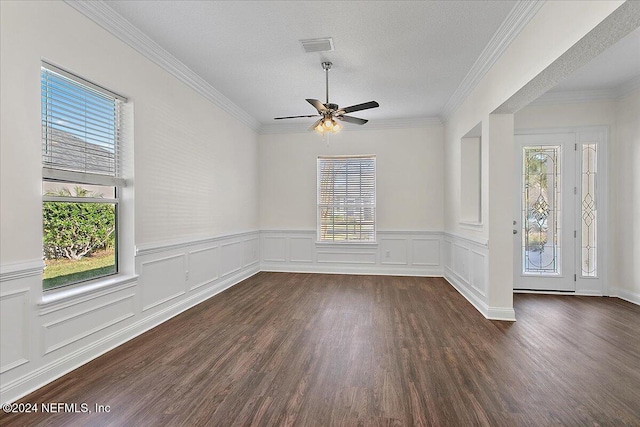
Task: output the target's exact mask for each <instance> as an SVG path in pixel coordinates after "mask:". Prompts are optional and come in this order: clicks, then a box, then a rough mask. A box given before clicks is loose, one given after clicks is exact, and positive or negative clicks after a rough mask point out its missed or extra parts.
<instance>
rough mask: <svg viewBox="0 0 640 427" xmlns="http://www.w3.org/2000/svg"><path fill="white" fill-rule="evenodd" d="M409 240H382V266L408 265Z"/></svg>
mask: <svg viewBox="0 0 640 427" xmlns="http://www.w3.org/2000/svg"><path fill="white" fill-rule="evenodd" d="M407 243H409V241H408V239H389V238H382V239H380V256H381V258H380V264H386V265H408V264H409V261H408V257H409V251H408V250H407Z"/></svg>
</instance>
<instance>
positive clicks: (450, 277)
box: [444, 267, 489, 318]
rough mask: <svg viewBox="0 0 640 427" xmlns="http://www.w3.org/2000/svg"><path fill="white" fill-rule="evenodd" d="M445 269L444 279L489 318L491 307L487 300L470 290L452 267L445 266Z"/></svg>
mask: <svg viewBox="0 0 640 427" xmlns="http://www.w3.org/2000/svg"><path fill="white" fill-rule="evenodd" d="M444 271H445V274H444V280H446V281H447V282H449V284H450V285H451V286H453V287H454V288H455V290H457V291H458V293H459V294H460V295H462V296H463V297H465V298H466V300H467V301H469V302H470V303H471V305H473V306H474V307H475V308H476V310H478V311H479V312H480V313H481V314H482V315H483V316H484V317H486V318H489V307H488V306H487V304H485V302H484V301H482V300H481V299H480V298H479V297H478V295H476V294H474V293H473V292H470V289H469V288H468V287H466V286H465V285H464V284H463V283H462V282H461V281H460V279H459V278H458V276H457V275H456V274H455V273H453V271H451V269H450V268H448V267H445V268H444ZM447 273H449V274H447Z"/></svg>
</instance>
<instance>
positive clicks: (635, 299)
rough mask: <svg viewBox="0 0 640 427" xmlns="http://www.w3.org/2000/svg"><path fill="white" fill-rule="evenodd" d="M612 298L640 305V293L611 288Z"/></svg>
mask: <svg viewBox="0 0 640 427" xmlns="http://www.w3.org/2000/svg"><path fill="white" fill-rule="evenodd" d="M609 292H610V294H611V296H612V297H616V298H620V299H623V300H625V301H629V302H630V303H632V304H636V305H640V292H633V291H629V290H627V289H622V288H609Z"/></svg>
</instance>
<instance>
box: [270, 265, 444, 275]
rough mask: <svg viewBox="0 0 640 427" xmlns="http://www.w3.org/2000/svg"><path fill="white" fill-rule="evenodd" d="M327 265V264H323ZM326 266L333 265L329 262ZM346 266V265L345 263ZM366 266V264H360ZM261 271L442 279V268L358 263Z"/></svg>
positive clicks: (272, 267)
mask: <svg viewBox="0 0 640 427" xmlns="http://www.w3.org/2000/svg"><path fill="white" fill-rule="evenodd" d="M323 264H325V263H323ZM326 264H331V263H329V262H327V263H326ZM345 264H346V263H345ZM360 264H364V263H360ZM260 271H266V272H276V273H317V274H353V275H356V276H405V277H442V269H441V268H439V267H438V268H415V267H404V268H393V267H389V266H385V267H384V268H379V267H375V266H374V265H373V264H367V267H358V263H354V265H349V266H345V265H343V264H340V265H327V266H324V265H317V264H316V265H291V264H288V265H275V264H267V263H265V264H263V265H262V266H261V268H260Z"/></svg>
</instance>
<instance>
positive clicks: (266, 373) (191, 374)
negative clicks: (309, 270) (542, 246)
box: [0, 272, 640, 426]
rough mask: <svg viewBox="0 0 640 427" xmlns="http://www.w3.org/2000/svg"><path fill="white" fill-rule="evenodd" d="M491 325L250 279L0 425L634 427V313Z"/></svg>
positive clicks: (530, 304) (292, 282)
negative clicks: (46, 407)
mask: <svg viewBox="0 0 640 427" xmlns="http://www.w3.org/2000/svg"><path fill="white" fill-rule="evenodd" d="M514 304H515V308H516V316H517V319H518V321H517V322H515V323H508V322H493V321H488V320H486V319H484V318H483V317H482V316H481V315H480V314H479V313H478V312H477V311H476V310H475V309H474V308H473V307H472V306H471V305H470V304H469V303H468V302H467V301H466V300H465V299H464V298H463V297H462V296H461V295H460V294H458V293H457V292H456V291H455V290H454V289H453V288H452V287H451V286H450V285H448V284H447V283H446V282H445V281H444V280H443V279H440V278H417V277H388V276H349V275H323V274H297V273H264V272H263V273H259V274H257V275H255V276H253V277H252V278H250V279H247V280H246V281H244V282H242V283H240V284H238V285H236V286H234V287H233V288H231V289H229V290H227V291H225V292H223V293H221V294H219V295H217V296H215V297H213V298H211V299H210V300H208V301H206V302H204V303H202V304H200V305H198V306H196V307H194V308H192V309H190V310H188V311H186V312H184V313H183V314H181V315H179V316H177V317H175V318H173V319H171V320H169V321H168V322H166V323H164V324H162V325H160V326H158V327H156V328H155V329H152V330H151V331H149V332H147V333H145V334H143V335H141V336H139V337H137V338H136V339H134V340H132V341H129V342H128V343H126V344H124V345H122V346H120V347H118V348H116V349H114V350H112V351H110V352H109V353H107V354H105V355H103V356H101V357H99V358H98V359H96V360H94V361H92V362H90V363H88V364H86V365H84V366H82V367H80V368H78V369H76V370H75V371H73V372H71V373H69V374H67V375H65V376H64V377H62V378H60V379H58V380H56V381H54V382H53V383H51V384H48V385H47V386H45V387H43V388H41V389H39V390H37V391H36V392H34V393H32V394H31V395H29V396H27V397H25V398H24V399H22V400H21V401H22V402H39V403H44V402H66V403H81V402H86V403H88V404H89V405H90V406H91V407H93V405H94V404H95V403H98V404H103V405H110V408H111V409H110V412H109V413H101V414H97V413H91V414H77V413H57V414H43V413H38V414H22V415H20V416H18V415H15V414H10V415H6V414H2V415H0V423H1V424H2V425H7V426H9V425H30V426H40V425H43V426H44V425H47V426H70V425H90V426H102V425H105V426H106V425H116V426H134V425H135V426H231V425H257V426H289V425H290V426H320V425H324V426H360V425H362V426H369V425H370V426H383V425H384V426H409V425H424V426H429V425H430V426H475V425H487V426H520V425H522V426H557V425H566V426H586V425H599V426H606V425H611V426H623V425H630V426H631V425H634V426H638V425H640V307H638V306H635V305H633V304H631V303H627V302H625V301H622V300H620V299H616V298H596V297H575V296H545V295H515V296H514Z"/></svg>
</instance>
